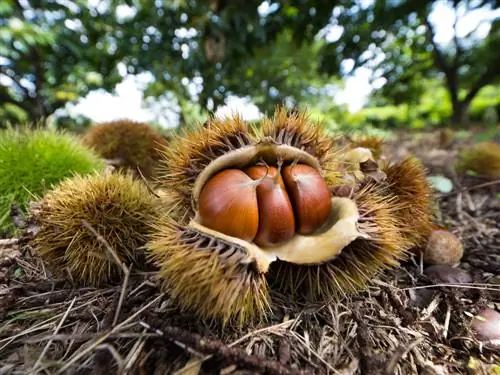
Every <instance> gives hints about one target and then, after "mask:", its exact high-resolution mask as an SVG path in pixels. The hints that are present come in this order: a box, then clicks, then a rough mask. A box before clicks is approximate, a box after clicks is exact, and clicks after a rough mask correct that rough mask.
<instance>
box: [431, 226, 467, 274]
mask: <svg viewBox="0 0 500 375" xmlns="http://www.w3.org/2000/svg"><path fill="white" fill-rule="evenodd" d="M463 254H464V248H463V245H462V242H460V240H459V239H458V237H457V236H455V235H454V234H453V233H451V232H449V231H447V230H443V229H437V230H434V231H432V232H431V234H430V236H429V240H428V242H427V246H426V248H425V250H424V256H423V260H424V262H425V263H427V264H441V265H449V266H453V265H455V264H458V263H459V262H460V259H462V255H463Z"/></svg>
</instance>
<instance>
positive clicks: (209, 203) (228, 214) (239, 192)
mask: <svg viewBox="0 0 500 375" xmlns="http://www.w3.org/2000/svg"><path fill="white" fill-rule="evenodd" d="M260 183H261V181H254V180H252V178H250V177H249V176H248V175H246V174H245V173H244V172H243V171H240V170H238V169H226V170H223V171H222V172H219V173H217V174H216V175H215V176H213V177H212V178H211V179H210V180H208V182H207V183H206V184H205V186H204V187H203V189H202V190H201V193H200V197H199V217H200V221H201V224H202V225H205V226H206V227H207V228H210V229H213V230H216V231H219V232H221V233H224V234H227V235H228V236H233V237H237V238H240V239H242V240H245V241H252V240H253V239H254V238H255V236H256V234H257V230H258V227H259V206H258V202H257V191H256V189H257V186H258V185H259V184H260Z"/></svg>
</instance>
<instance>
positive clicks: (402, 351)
mask: <svg viewBox="0 0 500 375" xmlns="http://www.w3.org/2000/svg"><path fill="white" fill-rule="evenodd" d="M423 340H424V338H423V337H421V338H418V339H416V340H413V341H412V342H410V343H409V344H406V345H405V346H399V347H398V348H397V349H396V351H395V352H394V354H393V355H392V357H391V359H390V360H389V362H388V363H387V366H386V368H385V374H386V375H392V374H394V372H395V370H396V366H397V365H398V362H399V360H400V359H401V358H403V357H404V356H405V355H406V354H408V353H409V352H410V351H411V350H412V349H413V348H415V347H416V346H417V345H418V344H420V343H421V342H422V341H423Z"/></svg>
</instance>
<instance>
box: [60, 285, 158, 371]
mask: <svg viewBox="0 0 500 375" xmlns="http://www.w3.org/2000/svg"><path fill="white" fill-rule="evenodd" d="M163 295H164V294H163V293H162V294H160V295H159V296H158V297H156V298H155V299H154V300H152V301H151V302H149V303H148V304H146V305H144V306H143V307H141V308H140V309H139V310H138V311H136V312H135V313H134V314H132V315H131V316H129V317H128V318H127V319H125V320H124V321H123V322H121V323H120V324H118V325H116V326H115V327H113V328H112V329H111V331H109V332H107V333H105V334H103V335H102V336H101V337H100V338H98V339H97V340H96V341H95V342H94V344H93V345H90V346H88V347H87V348H85V349H84V350H81V351H78V352H77V353H76V354H75V355H74V356H73V357H72V358H70V359H69V360H68V362H66V363H65V364H64V366H62V367H61V368H60V369H59V371H58V372H57V373H58V374H62V373H64V372H65V371H66V370H67V369H68V368H70V367H71V366H72V365H73V364H74V363H75V362H76V361H78V360H79V359H80V358H82V357H84V356H85V355H87V354H88V353H89V352H91V351H92V350H94V349H95V348H96V347H98V346H99V345H100V344H101V343H103V342H104V341H105V340H107V339H108V337H109V336H111V335H112V334H113V333H115V332H116V331H118V330H119V329H120V328H121V327H123V326H125V325H126V324H127V323H129V322H131V321H132V320H133V319H135V318H136V317H137V316H138V315H139V314H141V313H142V312H143V311H145V310H147V309H148V308H149V307H150V306H152V305H153V304H155V303H156V302H157V301H158V300H160V299H161V298H163Z"/></svg>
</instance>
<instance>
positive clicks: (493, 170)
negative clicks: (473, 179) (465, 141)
mask: <svg viewBox="0 0 500 375" xmlns="http://www.w3.org/2000/svg"><path fill="white" fill-rule="evenodd" d="M457 170H459V171H460V172H467V171H472V172H475V173H477V174H479V175H480V176H483V177H486V178H497V177H500V145H499V144H498V143H495V142H482V143H478V144H477V145H475V146H473V147H470V148H466V149H463V150H462V151H461V152H460V154H459V156H458V161H457Z"/></svg>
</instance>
